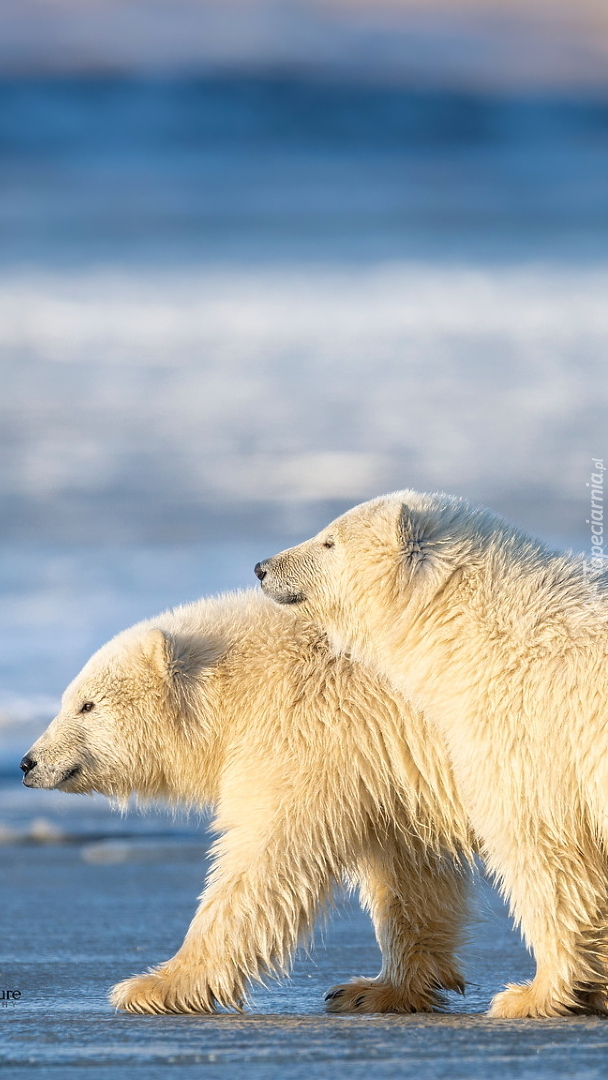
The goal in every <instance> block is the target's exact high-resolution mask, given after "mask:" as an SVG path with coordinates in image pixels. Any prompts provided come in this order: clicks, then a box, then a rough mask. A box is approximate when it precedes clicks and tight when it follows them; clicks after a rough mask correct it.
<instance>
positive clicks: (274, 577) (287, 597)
mask: <svg viewBox="0 0 608 1080" xmlns="http://www.w3.org/2000/svg"><path fill="white" fill-rule="evenodd" d="M279 558H280V557H279V556H278V555H275V556H274V557H273V558H271V559H264V561H263V562H259V563H256V564H255V566H254V568H253V572H254V574H255V576H256V577H257V578H258V579H259V581H260V583H261V586H262V591H263V592H264V593H265V594H266V596H269V597H270V598H271V600H274V601H276V603H277V604H302V603H303V602H304V601H305V600H306V596H305V595H304V593H303V592H301V591H299V590H296V589H294V588H293V587H290V585H289V584H288V583H287V582H284V581H281V567H280V565H277V564H278V563H279Z"/></svg>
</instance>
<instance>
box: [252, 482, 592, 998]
mask: <svg viewBox="0 0 608 1080" xmlns="http://www.w3.org/2000/svg"><path fill="white" fill-rule="evenodd" d="M256 572H257V574H258V577H260V579H261V581H262V586H263V588H264V590H265V592H266V593H267V595H269V596H271V597H273V598H274V599H275V600H276V601H278V602H279V603H282V604H291V605H292V606H293V609H295V610H296V611H297V612H299V613H300V614H301V616H302V618H313V619H314V620H316V621H317V623H318V624H319V626H320V627H321V628H322V629H323V630H324V631H325V632H326V633H327V634H328V635H329V640H330V642H331V644H332V647H333V649H334V651H335V652H336V653H337V654H345V655H349V656H351V657H354V658H356V659H357V660H358V661H360V662H362V663H364V664H365V665H367V666H368V667H369V670H370V672H374V673H376V674H377V675H379V676H380V677H382V678H386V679H388V680H389V681H390V683H391V685H392V686H393V687H394V688H395V689H396V690H399V691H400V692H401V693H402V694H403V695H404V696H405V697H407V698H408V700H411V701H414V702H415V703H416V705H417V706H418V707H420V708H421V709H422V710H423V711H424V714H425V716H427V717H428V722H429V725H430V726H432V727H433V728H434V729H435V731H436V732H437V733H438V734H440V735H441V737H442V738H443V739H444V740H445V743H446V745H447V747H448V749H449V754H450V759H451V761H452V765H453V768H454V774H455V779H456V783H457V787H458V791H459V794H460V797H461V799H462V803H463V805H464V806H465V808H466V810H467V812H468V814H469V818H470V822H471V825H472V828H473V830H474V832H475V835H476V836H477V837H478V838H479V840H480V842H481V844H482V846H483V850H484V852H485V856H486V859H487V864H488V866H489V868H490V870H491V871H492V872H493V874H494V875H495V877H496V878H497V879H498V881H499V882H500V883H501V885H502V888H503V891H504V893H505V895H506V896H507V897H508V899H509V902H510V905H511V909H512V911H513V914H514V915H515V918H516V920H517V922H518V923H519V924H520V926H521V928H522V930H523V933H524V936H525V939H526V941H527V943H528V944H529V945H530V947H531V948H532V950H533V952H534V955H535V958H536V963H537V972H536V977H535V978H534V980H533V981H532V982H531V983H530V984H529V985H523V986H508V987H507V988H506V990H504V991H503V992H502V993H501V994H499V995H498V996H497V997H496V998H495V999H494V1001H493V1004H492V1008H491V1015H492V1016H496V1017H526V1016H538V1017H541V1016H560V1015H564V1014H567V1013H570V1012H579V1011H583V1012H584V1011H596V1012H606V988H607V983H608V976H607V962H608V856H607V840H608V816H607V813H606V811H607V806H608V588H607V581H606V577H605V576H603V575H602V574H600V573H598V572H592V571H591V570H588V569H587V568H586V567H585V566H584V565H583V561H582V559H580V558H575V557H572V556H568V555H563V554H561V553H554V552H551V551H549V550H548V549H547V548H546V547H544V545H543V544H541V543H540V542H539V541H536V540H533V539H531V538H530V537H527V536H525V535H524V534H523V533H521V532H519V531H517V530H516V529H514V528H512V527H511V526H509V525H508V524H507V523H506V522H504V521H503V520H502V519H501V518H499V517H498V516H497V515H495V514H493V513H492V512H491V511H489V510H486V509H484V508H480V507H471V506H469V505H468V504H467V503H466V502H464V501H463V500H461V499H456V498H453V497H450V496H446V495H420V494H417V493H416V492H412V491H403V492H397V493H395V494H393V495H389V496H385V497H383V498H380V499H375V500H373V501H372V502H370V503H364V504H362V505H361V506H359V507H355V508H354V509H353V510H351V511H349V512H348V513H347V514H345V515H344V516H343V517H341V518H339V519H337V520H336V521H334V522H333V523H332V524H331V525H329V526H328V527H327V528H326V529H324V530H322V532H321V533H319V534H318V536H316V537H314V538H313V539H312V540H310V541H307V542H306V543H304V544H301V545H299V546H298V547H295V548H291V549H290V550H288V551H285V552H282V553H280V554H279V555H276V556H274V557H273V558H271V559H268V560H266V561H265V562H263V563H261V564H259V565H258V567H257V568H256Z"/></svg>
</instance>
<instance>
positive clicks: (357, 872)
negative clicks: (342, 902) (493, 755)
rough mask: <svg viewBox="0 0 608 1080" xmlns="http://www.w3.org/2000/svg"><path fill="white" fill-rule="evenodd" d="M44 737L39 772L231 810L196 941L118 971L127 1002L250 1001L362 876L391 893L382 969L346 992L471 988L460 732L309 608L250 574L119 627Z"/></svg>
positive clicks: (141, 1007)
mask: <svg viewBox="0 0 608 1080" xmlns="http://www.w3.org/2000/svg"><path fill="white" fill-rule="evenodd" d="M87 702H88V703H90V704H92V705H93V708H92V709H90V710H89V711H86V712H83V711H82V706H83V705H84V704H85V703H87ZM30 756H31V757H32V759H33V760H34V761H35V762H36V765H35V766H34V767H33V768H32V770H31V772H30V773H29V774H28V776H27V778H26V782H27V783H28V784H29V785H30V786H39V787H59V788H61V789H62V790H65V791H73V792H87V791H92V790H96V791H101V792H103V793H105V794H110V795H115V796H118V797H119V798H125V797H127V796H128V795H130V794H131V793H132V792H136V793H138V794H139V795H140V796H141V797H143V798H164V799H167V800H170V801H173V802H176V803H178V802H179V803H184V802H185V803H188V804H190V805H194V806H208V805H211V806H213V808H214V810H215V822H214V825H215V829H216V830H217V831H218V832H219V834H220V838H219V839H218V841H217V842H216V844H215V847H214V850H213V867H212V870H211V873H210V876H209V879H208V881H207V884H206V888H205V891H204V892H203V895H202V897H201V903H200V906H199V908H198V911H197V912H196V915H195V916H194V919H193V921H192V924H191V926H190V929H189V930H188V933H187V935H186V938H185V941H184V943H183V945H182V946H181V948H180V949H179V951H178V952H177V954H176V955H175V956H174V957H173V958H172V959H171V960H168V961H167V962H166V963H164V964H161V965H160V966H159V967H157V968H155V969H154V970H152V971H150V972H148V973H146V974H144V975H140V976H136V977H134V978H131V979H127V980H126V981H125V982H122V983H120V984H119V985H118V986H116V987H114V990H113V992H112V1001H113V1002H114V1004H115V1005H116V1006H118V1007H119V1008H122V1009H126V1010H129V1011H131V1012H141V1013H146V1012H147V1013H162V1012H198V1011H210V1010H213V1009H215V1008H217V1007H218V1006H224V1007H231V1008H240V1007H241V1006H242V1004H243V1002H244V1001H245V998H246V988H247V983H248V982H249V981H250V980H255V979H261V978H263V976H264V974H265V973H266V972H277V971H278V972H281V971H285V970H287V969H288V967H289V964H290V961H291V959H292V957H293V953H294V950H295V948H296V945H297V944H298V942H299V941H301V940H302V939H303V938H305V937H306V936H307V935H308V934H309V933H310V931H311V928H312V926H313V922H314V918H315V915H316V914H317V912H318V911H319V909H320V908H322V907H323V905H325V904H326V903H327V902H328V901H329V900H330V898H331V894H332V889H333V887H334V883H335V882H336V881H341V880H343V879H347V880H348V881H350V882H351V883H353V884H356V885H358V886H359V888H360V891H361V897H362V901H363V903H364V904H365V905H366V906H367V907H368V908H369V910H370V911H371V915H372V918H373V921H374V925H375V929H376V934H377V937H378V941H379V944H380V947H381V950H382V971H381V972H380V975H379V976H378V978H377V979H375V980H374V979H372V980H370V979H359V980H355V981H354V982H353V983H350V984H348V985H346V986H341V987H335V988H333V990H332V991H330V994H329V996H328V1008H329V1009H330V1010H332V1011H349V1010H350V1011H360V1012H379V1011H387V1012H391V1011H393V1012H395V1011H396V1012H408V1011H414V1010H415V1011H418V1010H425V1009H426V1010H428V1009H433V1008H434V1007H436V1006H437V1005H439V1004H440V1003H441V1000H442V998H441V989H442V988H443V989H445V988H451V989H460V988H462V976H461V975H460V973H459V970H458V967H457V962H456V959H455V950H456V948H457V946H458V944H459V942H460V940H461V931H462V924H463V919H464V915H465V909H466V896H467V878H468V874H467V865H466V860H467V859H468V858H470V839H469V834H468V824H467V821H466V816H465V815H464V812H463V810H462V808H461V806H460V804H459V801H458V798H457V796H456V793H455V788H454V784H453V778H452V774H451V769H450V766H449V763H448V759H447V755H446V753H445V750H444V747H443V745H442V742H441V740H440V739H437V738H434V737H433V736H432V735H430V736H429V732H428V729H427V725H426V723H425V721H424V719H423V718H422V716H421V715H420V714H419V713H418V712H417V711H416V710H413V709H412V708H410V707H409V706H408V705H407V704H406V703H405V701H404V700H403V699H402V698H401V696H400V695H399V694H398V693H395V692H393V691H391V690H389V688H388V686H387V685H386V683H384V682H383V681H382V680H380V679H377V678H375V677H373V676H370V675H369V674H368V673H367V672H366V670H365V669H364V668H362V667H361V666H359V665H357V664H354V663H352V662H351V661H349V660H348V659H346V658H344V657H335V656H332V655H331V653H330V651H329V648H328V644H327V641H326V638H325V636H324V635H323V634H321V633H319V631H318V630H316V629H315V628H314V627H313V626H312V624H310V623H308V622H306V620H303V619H300V618H298V616H297V615H296V613H295V612H293V611H290V610H281V609H279V608H277V607H276V605H274V604H272V603H271V602H270V601H268V600H266V599H265V598H264V597H263V596H261V595H260V594H259V593H255V592H250V593H242V594H236V595H230V596H223V597H219V598H217V599H214V600H204V601H200V602H198V603H196V604H192V605H190V606H188V607H183V608H179V609H177V610H176V611H174V612H169V613H167V614H165V615H162V616H159V617H158V618H156V619H153V620H150V621H149V622H147V623H141V624H139V625H138V626H135V627H133V628H132V629H130V630H127V631H125V632H124V633H123V634H119V635H118V637H116V638H115V639H114V640H112V641H110V642H109V643H108V644H107V645H105V646H104V647H103V648H102V649H100V650H99V652H98V653H96V654H95V655H94V656H93V657H92V659H91V660H90V661H89V662H88V663H87V664H86V666H85V667H84V669H83V670H82V672H81V673H80V674H79V675H78V676H77V678H76V679H75V680H74V682H73V683H72V684H71V686H70V687H68V689H67V690H66V693H65V695H64V698H63V703H62V707H61V712H60V713H59V716H58V717H57V718H56V719H55V720H54V721H53V722H52V723H51V724H50V726H49V728H48V729H47V731H46V732H45V734H44V735H43V736H42V737H41V738H40V740H39V741H38V742H37V743H36V744H35V745H34V746H33V747H32V749H31V751H30ZM74 770H77V771H76V772H75V771H74Z"/></svg>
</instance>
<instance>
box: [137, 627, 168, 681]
mask: <svg viewBox="0 0 608 1080" xmlns="http://www.w3.org/2000/svg"><path fill="white" fill-rule="evenodd" d="M142 645H143V647H142V653H143V656H144V657H145V659H146V660H147V661H148V663H149V664H151V665H152V666H153V667H154V668H156V670H157V671H158V672H159V673H160V674H161V675H167V674H168V673H169V670H170V667H171V665H172V662H173V649H172V645H171V642H170V640H169V638H167V637H166V636H165V634H163V632H162V630H159V629H158V627H154V629H152V630H148V632H147V633H146V636H145V638H144V640H143V643H142Z"/></svg>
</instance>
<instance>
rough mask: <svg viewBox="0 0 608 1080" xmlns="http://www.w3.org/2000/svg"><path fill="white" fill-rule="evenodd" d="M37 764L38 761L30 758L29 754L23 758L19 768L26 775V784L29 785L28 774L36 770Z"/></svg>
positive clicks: (24, 780)
mask: <svg viewBox="0 0 608 1080" xmlns="http://www.w3.org/2000/svg"><path fill="white" fill-rule="evenodd" d="M37 764H38V763H37V761H36V760H35V759H34V758H33V757H30V755H29V754H26V755H25V757H22V758H21V761H20V763H19V768H20V769H21V771H22V772H23V773H25V775H24V777H23V783H24V784H25V783H27V776H28V773H31V771H32V769H35V768H36V765H37Z"/></svg>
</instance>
